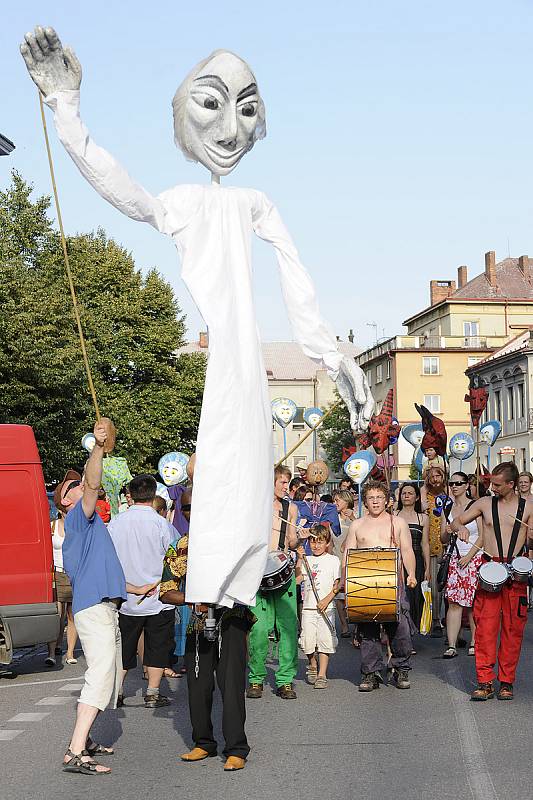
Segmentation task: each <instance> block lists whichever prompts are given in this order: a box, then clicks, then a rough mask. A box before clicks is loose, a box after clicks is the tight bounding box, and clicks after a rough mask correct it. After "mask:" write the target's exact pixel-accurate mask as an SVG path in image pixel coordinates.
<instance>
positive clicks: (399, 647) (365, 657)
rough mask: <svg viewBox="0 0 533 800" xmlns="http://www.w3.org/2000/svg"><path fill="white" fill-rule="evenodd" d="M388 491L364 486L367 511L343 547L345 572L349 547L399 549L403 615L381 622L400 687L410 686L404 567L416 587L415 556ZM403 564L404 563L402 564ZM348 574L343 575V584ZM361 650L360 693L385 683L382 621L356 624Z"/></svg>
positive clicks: (372, 484) (378, 485) (375, 485)
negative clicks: (390, 510)
mask: <svg viewBox="0 0 533 800" xmlns="http://www.w3.org/2000/svg"><path fill="white" fill-rule="evenodd" d="M388 500H389V491H388V489H387V486H386V485H385V484H384V483H379V482H377V481H369V482H368V483H365V484H364V486H363V503H364V504H365V507H366V509H367V511H368V514H367V515H365V516H363V517H361V518H360V519H356V520H354V521H353V522H352V524H351V525H350V530H349V532H348V536H347V537H346V541H345V547H344V573H346V562H347V558H348V551H349V550H359V549H366V548H375V547H379V548H385V549H387V548H391V547H393V548H399V550H400V565H399V569H398V582H399V585H398V592H399V593H400V618H399V620H398V621H397V622H382V623H381V625H383V628H384V629H385V632H386V633H387V636H388V637H389V643H390V648H391V651H392V658H391V666H392V670H393V677H394V680H395V683H396V686H397V688H398V689H409V688H410V686H411V684H410V681H409V670H410V669H411V663H410V658H411V650H412V644H411V632H410V628H409V620H408V616H407V615H408V612H409V604H408V602H407V599H406V596H405V590H404V587H403V568H404V567H405V570H406V572H407V586H408V587H409V588H411V589H412V588H414V587H415V586H416V577H415V574H416V559H415V554H414V552H413V546H412V544H411V534H410V532H409V527H408V525H407V523H406V521H405V520H404V519H402V518H401V517H393V516H392V515H391V514H389V513H388V512H387V503H388ZM402 563H403V566H402ZM345 582H346V575H345V574H344V583H345ZM357 628H358V633H359V641H360V650H361V683H360V684H359V691H360V692H371V691H373V690H374V689H378V688H379V684H380V683H383V677H382V674H381V673H382V670H384V669H385V667H386V665H385V663H384V661H383V652H382V646H381V635H380V622H379V620H377V621H375V622H360V623H359V624H358V626H357Z"/></svg>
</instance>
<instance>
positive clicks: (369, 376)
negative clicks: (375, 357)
mask: <svg viewBox="0 0 533 800" xmlns="http://www.w3.org/2000/svg"><path fill="white" fill-rule="evenodd" d="M366 379H367V381H368V385H369V386H372V370H371V369H367V371H366Z"/></svg>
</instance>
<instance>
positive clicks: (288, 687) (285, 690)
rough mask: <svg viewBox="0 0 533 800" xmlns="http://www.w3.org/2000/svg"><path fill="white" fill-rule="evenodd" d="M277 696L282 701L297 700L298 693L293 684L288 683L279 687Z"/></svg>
mask: <svg viewBox="0 0 533 800" xmlns="http://www.w3.org/2000/svg"><path fill="white" fill-rule="evenodd" d="M276 694H277V696H278V697H281V698H282V700H296V692H295V691H294V689H293V688H292V683H286V684H285V685H284V686H278V688H277V691H276Z"/></svg>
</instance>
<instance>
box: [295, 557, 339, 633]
mask: <svg viewBox="0 0 533 800" xmlns="http://www.w3.org/2000/svg"><path fill="white" fill-rule="evenodd" d="M302 560H303V562H304V566H305V570H306V572H307V574H308V575H309V580H310V582H311V589H312V590H313V594H314V596H315V598H316V603H317V611H318V613H319V614H320V615H321V616H322V618H323V620H324V622H325V623H326V625H327V626H328V628H329V629H330V631H331V632H332V633H333V634H334V635H335V636H336V635H337V632H336V630H335V626H334V625H333V624H332V623H331V622H330V620H329V618H328V616H327V614H326V612H325V611H320V609H319V608H318V604H319V603H320V597H319V596H318V592H317V590H316V586H315V582H314V580H313V574H312V572H311V569H310V568H309V561H308V560H307V556H306V555H305V553H302Z"/></svg>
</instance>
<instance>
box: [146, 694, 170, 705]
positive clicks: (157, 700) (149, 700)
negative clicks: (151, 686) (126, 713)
mask: <svg viewBox="0 0 533 800" xmlns="http://www.w3.org/2000/svg"><path fill="white" fill-rule="evenodd" d="M169 705H170V700H169V699H168V697H165V695H164V694H146V695H145V696H144V707H145V708H162V706H169Z"/></svg>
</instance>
